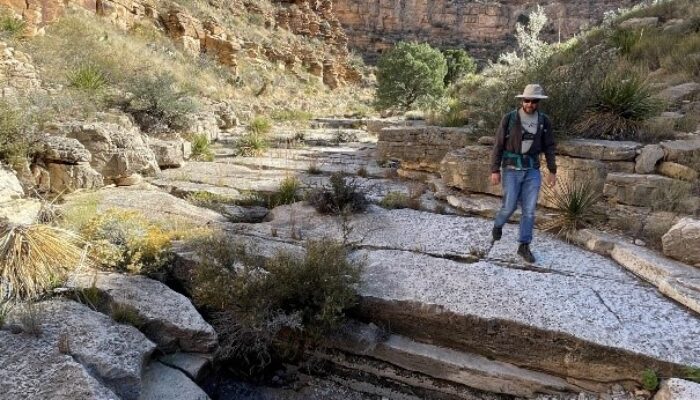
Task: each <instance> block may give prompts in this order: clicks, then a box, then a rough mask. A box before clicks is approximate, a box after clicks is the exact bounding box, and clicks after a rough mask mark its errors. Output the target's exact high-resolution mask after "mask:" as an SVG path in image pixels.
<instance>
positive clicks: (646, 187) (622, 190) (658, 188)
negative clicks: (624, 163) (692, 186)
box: [603, 173, 689, 207]
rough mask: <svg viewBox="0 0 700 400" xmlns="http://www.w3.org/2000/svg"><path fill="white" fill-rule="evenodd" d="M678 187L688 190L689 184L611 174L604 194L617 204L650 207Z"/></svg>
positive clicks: (666, 179) (656, 177) (671, 180)
mask: <svg viewBox="0 0 700 400" xmlns="http://www.w3.org/2000/svg"><path fill="white" fill-rule="evenodd" d="M676 186H678V187H679V188H686V187H688V186H689V183H688V182H683V181H679V180H676V179H671V178H668V177H665V176H661V175H637V174H622V173H611V174H608V175H607V178H606V180H605V187H604V190H603V194H604V195H605V196H606V197H608V198H610V199H612V200H614V201H615V202H617V203H622V204H627V205H632V206H640V207H648V206H651V205H654V204H656V203H657V202H659V201H663V199H664V194H665V193H669V192H671V191H673V190H674V188H675V187H676ZM657 205H658V204H657Z"/></svg>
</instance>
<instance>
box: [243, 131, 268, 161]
mask: <svg viewBox="0 0 700 400" xmlns="http://www.w3.org/2000/svg"><path fill="white" fill-rule="evenodd" d="M269 147H270V141H269V140H268V139H267V137H266V136H265V135H264V134H261V133H255V132H249V133H246V134H245V135H242V136H241V137H240V138H238V141H237V142H236V149H237V154H238V155H239V156H242V157H259V156H261V155H263V154H264V153H265V151H266V150H267V149H268V148H269Z"/></svg>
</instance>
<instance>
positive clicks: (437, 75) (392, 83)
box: [376, 42, 447, 110]
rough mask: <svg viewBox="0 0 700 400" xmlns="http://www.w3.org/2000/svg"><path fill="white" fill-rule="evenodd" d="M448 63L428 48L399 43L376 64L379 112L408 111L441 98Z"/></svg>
mask: <svg viewBox="0 0 700 400" xmlns="http://www.w3.org/2000/svg"><path fill="white" fill-rule="evenodd" d="M446 74H447V62H446V61H445V57H444V56H443V55H442V53H440V51H439V50H436V49H433V48H432V47H430V45H428V44H425V43H424V44H417V43H406V42H400V43H398V44H397V45H396V46H394V47H393V48H391V49H389V50H388V51H387V52H386V53H384V54H383V55H382V57H381V58H380V59H379V62H378V64H377V95H376V98H377V99H376V107H377V109H380V110H381V109H388V108H398V109H403V110H406V109H409V108H410V107H411V106H412V105H413V104H414V103H416V102H417V101H431V100H433V99H435V98H438V97H439V96H440V95H442V93H443V91H444V89H445V84H444V79H445V75H446Z"/></svg>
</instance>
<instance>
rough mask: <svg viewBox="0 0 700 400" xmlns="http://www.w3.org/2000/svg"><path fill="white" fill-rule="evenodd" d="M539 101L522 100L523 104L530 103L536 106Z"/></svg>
mask: <svg viewBox="0 0 700 400" xmlns="http://www.w3.org/2000/svg"><path fill="white" fill-rule="evenodd" d="M539 102H540V100H539V99H523V103H532V104H537V103H539Z"/></svg>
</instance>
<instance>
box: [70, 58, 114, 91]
mask: <svg viewBox="0 0 700 400" xmlns="http://www.w3.org/2000/svg"><path fill="white" fill-rule="evenodd" d="M68 82H69V83H70V85H71V86H72V87H74V88H76V89H80V90H85V91H92V92H95V91H98V90H100V89H103V88H104V87H105V86H106V85H107V76H106V75H105V73H104V72H103V71H102V69H101V68H100V67H99V66H98V65H95V64H93V63H84V64H81V65H79V66H78V67H77V68H76V69H75V70H72V71H70V72H69V73H68Z"/></svg>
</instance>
